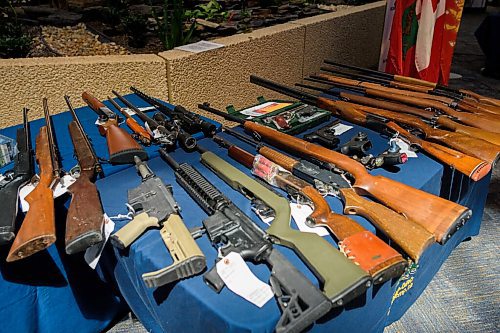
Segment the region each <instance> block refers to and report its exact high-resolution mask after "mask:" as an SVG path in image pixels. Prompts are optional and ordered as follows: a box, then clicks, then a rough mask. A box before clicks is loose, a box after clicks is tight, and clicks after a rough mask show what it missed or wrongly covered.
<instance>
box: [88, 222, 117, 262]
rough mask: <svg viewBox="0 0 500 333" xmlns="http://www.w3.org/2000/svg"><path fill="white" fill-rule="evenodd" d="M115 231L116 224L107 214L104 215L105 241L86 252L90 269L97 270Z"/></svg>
mask: <svg viewBox="0 0 500 333" xmlns="http://www.w3.org/2000/svg"><path fill="white" fill-rule="evenodd" d="M114 229H115V222H113V221H112V220H111V219H110V218H109V217H108V215H107V214H106V213H104V240H103V241H102V242H100V243H98V244H95V245H92V246H91V247H89V248H88V249H87V250H86V251H85V255H84V258H85V262H86V263H87V265H89V266H90V268H92V269H95V268H96V266H97V263H98V262H99V259H100V258H101V254H102V251H103V250H104V246H105V245H106V243H107V241H108V239H109V236H110V235H111V233H112V232H113V230H114Z"/></svg>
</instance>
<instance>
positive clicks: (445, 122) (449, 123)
mask: <svg viewBox="0 0 500 333" xmlns="http://www.w3.org/2000/svg"><path fill="white" fill-rule="evenodd" d="M305 80H307V81H312V82H318V83H323V84H329V85H335V86H340V87H342V88H344V87H346V86H345V85H339V84H332V83H331V82H328V81H325V80H322V79H319V78H315V77H313V78H305ZM295 85H296V86H299V87H302V88H307V89H311V90H316V91H321V92H323V93H326V94H329V95H332V96H338V97H340V98H341V99H342V100H344V101H346V102H352V103H356V104H361V105H366V106H371V107H374V108H378V109H385V110H389V111H395V112H402V113H408V114H412V115H414V116H418V117H420V118H423V119H425V120H426V121H427V122H429V123H430V124H432V125H439V126H442V127H445V128H446V129H448V130H450V131H453V132H457V133H461V134H466V135H469V136H472V137H475V138H477V139H482V140H485V141H488V142H491V143H494V144H496V145H500V134H498V133H494V132H489V131H486V130H482V129H479V128H476V127H472V126H467V125H463V124H460V123H458V122H456V121H454V120H453V119H451V118H450V117H448V116H446V115H441V114H439V113H437V112H433V111H430V110H426V109H422V108H417V107H413V106H410V105H407V104H402V103H394V102H389V101H386V100H380V99H375V98H369V97H366V96H362V95H358V94H351V93H348V92H343V91H341V92H337V91H332V90H331V89H328V88H320V87H317V86H311V85H306V84H301V83H297V84H295ZM346 89H351V90H352V89H353V88H352V87H347V88H346ZM354 90H356V91H357V92H361V93H364V94H365V95H370V94H371V95H372V96H373V97H379V98H384V97H386V96H387V93H386V92H383V91H380V90H376V89H369V88H368V89H364V88H361V87H356V88H355V89H354ZM369 93H370V94H369ZM403 97H404V96H403Z"/></svg>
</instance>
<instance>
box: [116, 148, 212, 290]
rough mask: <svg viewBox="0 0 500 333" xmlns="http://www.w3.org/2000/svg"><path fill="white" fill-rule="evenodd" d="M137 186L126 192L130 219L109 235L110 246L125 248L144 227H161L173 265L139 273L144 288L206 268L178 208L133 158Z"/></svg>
mask: <svg viewBox="0 0 500 333" xmlns="http://www.w3.org/2000/svg"><path fill="white" fill-rule="evenodd" d="M135 167H136V169H137V171H138V172H139V174H140V176H141V179H142V181H141V184H140V185H139V186H138V187H136V188H134V189H131V190H129V191H128V203H129V205H131V207H132V208H133V209H134V210H135V212H136V215H135V216H134V218H133V220H132V221H130V222H129V223H127V224H126V225H125V226H124V227H122V228H121V229H120V230H118V231H117V232H115V233H114V234H113V235H112V236H111V242H112V243H113V245H115V246H116V247H118V248H120V249H124V248H126V247H128V246H129V245H130V244H131V243H132V242H133V241H134V240H136V239H137V238H138V237H139V236H140V235H141V234H142V233H143V232H144V231H145V230H146V229H147V228H150V227H161V230H160V235H161V238H162V239H163V242H164V243H165V245H166V246H167V249H168V251H169V253H170V255H171V256H172V259H173V264H172V265H170V266H167V267H164V268H162V269H159V270H157V271H154V272H149V273H144V274H142V279H143V280H144V282H145V283H146V285H147V286H148V287H150V288H151V287H159V286H163V285H165V284H167V283H171V282H174V281H177V280H180V279H183V278H187V277H190V276H193V275H196V274H199V273H200V272H201V271H203V270H204V269H205V267H206V263H205V256H204V255H203V252H201V250H200V248H199V247H198V245H197V244H196V242H195V241H194V239H193V237H192V236H191V233H190V232H189V230H188V229H187V228H186V226H185V225H184V222H183V221H182V219H181V217H180V216H179V210H180V208H179V206H178V205H177V202H175V199H174V197H173V195H172V187H171V186H166V185H165V184H164V183H163V181H162V180H161V179H160V178H159V177H157V176H156V175H155V174H154V173H153V171H151V169H150V168H149V167H148V165H147V164H146V163H145V162H142V161H141V160H140V159H139V158H138V157H137V156H136V157H135Z"/></svg>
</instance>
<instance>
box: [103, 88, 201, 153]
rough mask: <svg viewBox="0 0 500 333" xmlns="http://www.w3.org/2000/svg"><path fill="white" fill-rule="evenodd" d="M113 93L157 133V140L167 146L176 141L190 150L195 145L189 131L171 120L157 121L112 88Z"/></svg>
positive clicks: (194, 140)
mask: <svg viewBox="0 0 500 333" xmlns="http://www.w3.org/2000/svg"><path fill="white" fill-rule="evenodd" d="M112 92H113V94H114V95H115V96H116V97H117V98H118V99H119V100H120V101H121V102H122V103H123V104H125V106H127V107H128V108H129V109H131V110H132V111H134V112H135V113H136V114H137V116H138V117H139V118H140V119H141V120H142V121H143V122H144V123H145V124H146V126H147V127H149V129H150V130H151V132H152V133H154V132H155V131H156V132H157V134H158V141H159V142H160V143H162V144H165V145H167V146H170V147H172V146H175V143H176V142H179V145H180V146H181V147H182V148H184V149H185V150H192V149H194V148H195V147H196V139H195V138H193V137H192V136H191V135H190V134H189V133H187V132H186V131H184V130H183V129H182V128H180V127H179V125H177V123H175V122H173V121H166V122H161V123H160V122H158V121H157V120H155V119H153V118H151V117H148V116H147V115H146V114H145V113H144V112H142V111H141V110H139V108H138V107H136V106H135V105H133V104H132V103H130V102H129V101H128V100H127V99H125V97H123V96H122V95H120V94H119V93H117V92H116V91H114V90H112Z"/></svg>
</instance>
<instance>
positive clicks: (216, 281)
mask: <svg viewBox="0 0 500 333" xmlns="http://www.w3.org/2000/svg"><path fill="white" fill-rule="evenodd" d="M203 281H204V282H205V284H206V285H207V286H209V287H210V288H212V290H213V291H215V292H216V293H217V294H218V293H220V292H221V290H222V289H223V288H224V286H225V285H226V284H225V283H224V281H222V279H221V277H220V275H219V273H217V266H215V265H214V266H213V267H212V269H210V270H209V271H208V272H206V273H205V274H203Z"/></svg>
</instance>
